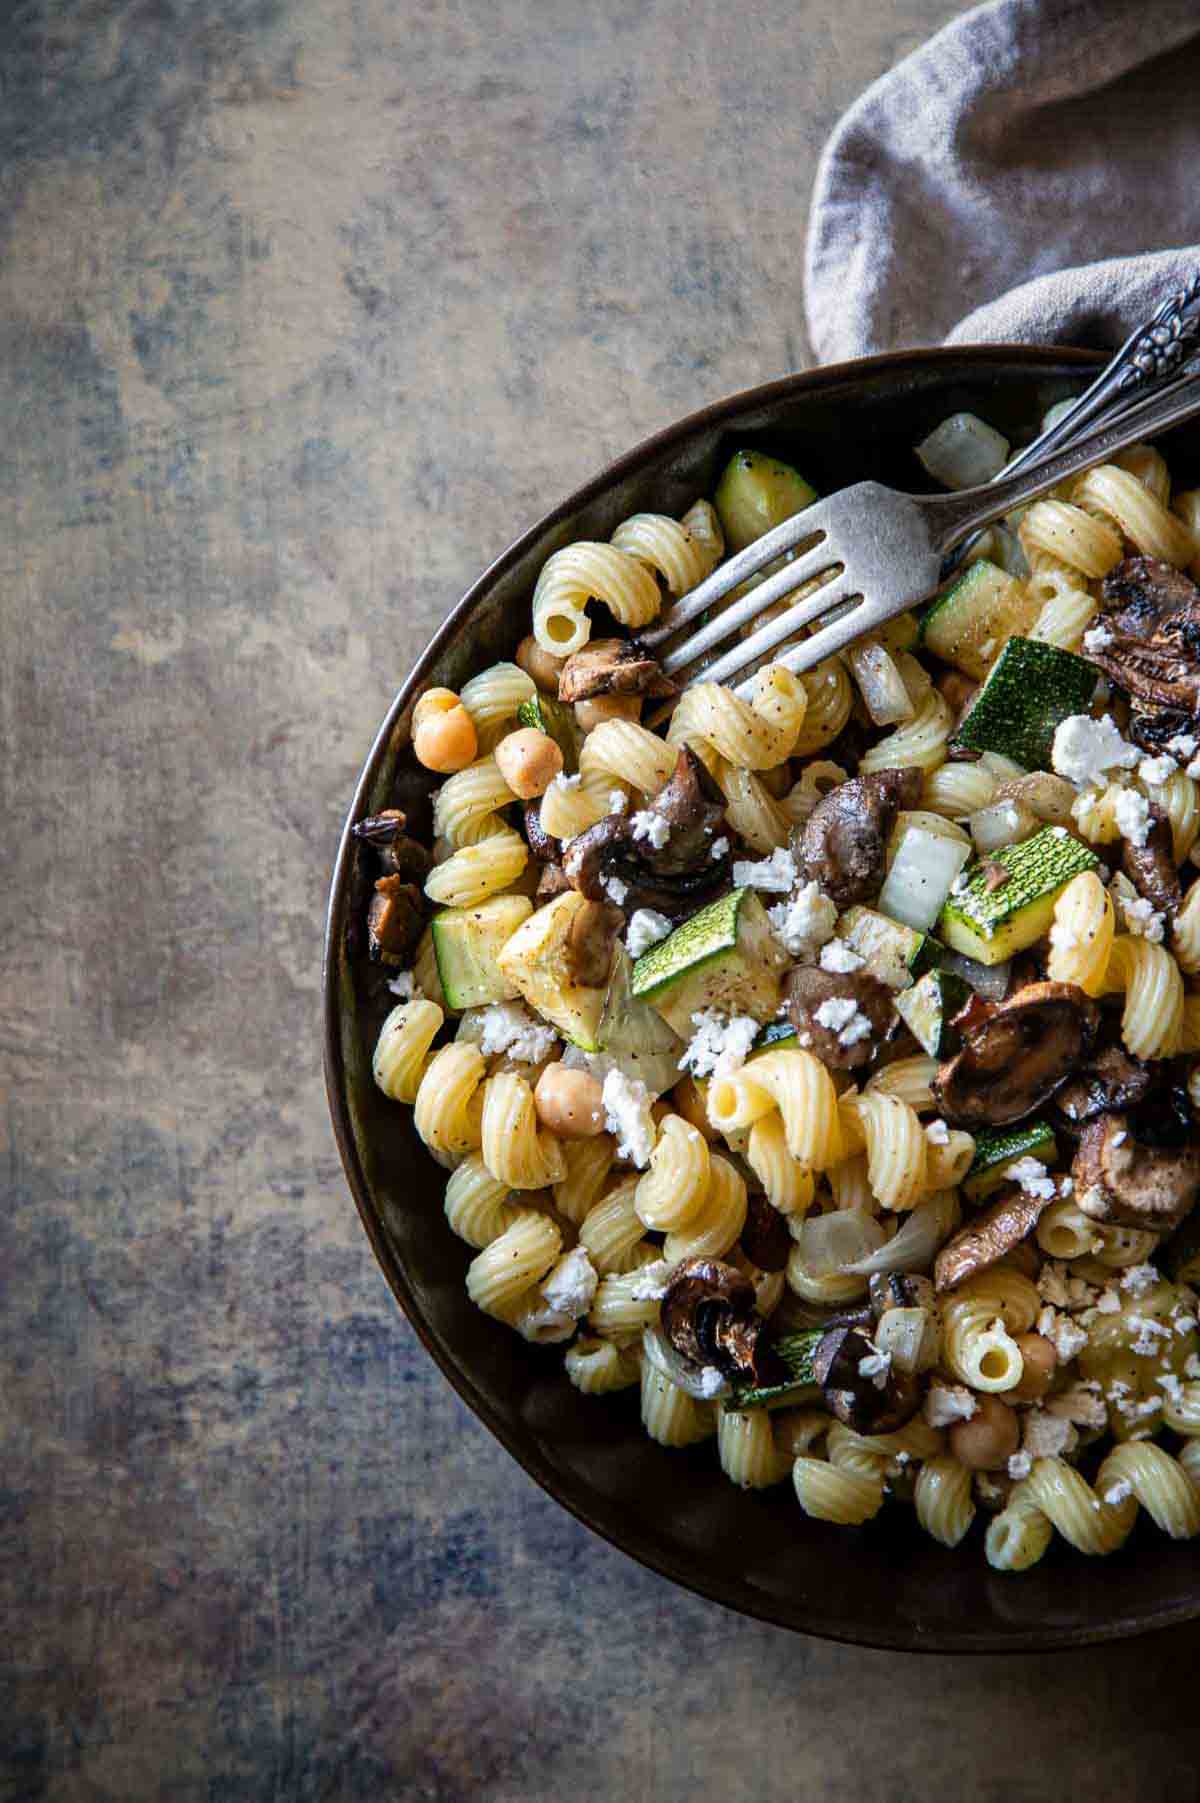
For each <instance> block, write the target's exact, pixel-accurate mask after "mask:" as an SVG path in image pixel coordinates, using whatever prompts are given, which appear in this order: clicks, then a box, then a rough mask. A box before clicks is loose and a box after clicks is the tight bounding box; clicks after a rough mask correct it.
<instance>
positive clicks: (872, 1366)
mask: <svg viewBox="0 0 1200 1803" xmlns="http://www.w3.org/2000/svg"><path fill="white" fill-rule="evenodd" d="M891 1364H892V1355H891V1353H890V1352H868V1353H867V1355H866V1357H865V1358H861V1359H859V1361H858V1375H859V1376H860V1377H870V1378H873V1379H874V1382H875V1388H876V1389H877V1390H885V1389H886V1388H887V1374H888V1372H889V1370H890V1369H891Z"/></svg>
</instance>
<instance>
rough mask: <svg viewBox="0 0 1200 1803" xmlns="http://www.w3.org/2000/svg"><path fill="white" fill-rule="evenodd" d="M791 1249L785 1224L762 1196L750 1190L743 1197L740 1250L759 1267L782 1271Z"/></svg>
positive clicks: (777, 1212) (760, 1268)
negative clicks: (744, 1209) (743, 1220)
mask: <svg viewBox="0 0 1200 1803" xmlns="http://www.w3.org/2000/svg"><path fill="white" fill-rule="evenodd" d="M791 1249H792V1236H791V1233H790V1231H789V1229H788V1224H787V1221H786V1219H785V1217H784V1216H783V1215H781V1214H780V1212H779V1210H778V1209H777V1208H774V1207H772V1205H771V1203H770V1202H768V1201H767V1198H766V1197H765V1196H760V1195H759V1194H758V1193H757V1191H754V1190H752V1191H751V1192H750V1194H749V1196H748V1197H747V1198H746V1223H745V1226H744V1227H743V1228H742V1251H743V1252H744V1253H745V1254H746V1257H747V1258H748V1259H749V1260H750V1263H751V1264H752V1265H757V1266H758V1268H759V1270H760V1271H782V1270H783V1269H784V1267H785V1265H786V1264H787V1261H788V1254H789V1253H790V1252H791Z"/></svg>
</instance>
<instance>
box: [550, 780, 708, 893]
mask: <svg viewBox="0 0 1200 1803" xmlns="http://www.w3.org/2000/svg"><path fill="white" fill-rule="evenodd" d="M647 817H648V821H647ZM648 822H649V824H648ZM655 822H659V823H661V827H660V828H659V829H656V828H655V825H654V823H655ZM724 825H725V805H724V800H723V798H722V796H721V792H720V790H719V789H718V788H717V786H716V784H715V783H714V782H713V780H712V778H711V777H710V776H709V774H708V772H707V770H705V768H704V766H703V764H702V763H701V762H700V760H699V759H698V758H697V756H696V754H695V752H693V751H692V750H691V749H690V748H689V747H687V746H685V747H684V748H683V750H681V751H680V753H679V757H678V760H677V762H676V765H675V771H674V774H673V775H672V777H671V780H670V782H668V783H667V785H666V787H665V788H664V789H663V790H662V791H661V793H660V794H659V795H657V796H656V797H655V799H654V800H653V801H652V802H651V803H650V804H649V806H648V807H647V808H644V809H641V810H639V811H637V812H636V813H634V814H630V813H624V814H608V815H606V816H605V818H604V819H603V820H598V821H597V822H596V824H595V826H591V827H588V829H587V831H586V832H582V833H578V834H577V835H576V836H575V838H573V839H572V840H571V841H570V843H569V845H567V846H566V848H565V850H564V852H563V869H564V870H565V871H566V874H567V876H568V878H569V879H570V881H571V883H572V884H573V886H574V887H575V888H576V889H578V890H579V892H580V894H581V895H586V896H587V897H588V898H589V900H591V901H601V900H603V899H604V898H605V897H612V896H615V895H619V896H620V897H621V906H622V907H624V908H625V909H626V911H627V912H630V913H632V911H633V910H634V909H635V908H653V909H655V910H656V912H658V913H659V914H665V915H667V917H668V918H669V919H671V920H678V919H681V918H683V916H685V915H687V914H692V913H694V912H695V911H696V909H697V908H702V907H703V906H704V904H705V903H706V902H709V901H712V900H714V899H715V897H716V896H717V895H718V894H720V892H721V890H722V889H725V888H727V887H728V884H729V872H730V864H731V857H730V853H729V850H728V847H726V849H725V850H724V851H723V852H722V854H721V856H720V857H719V858H714V857H713V855H712V852H713V847H714V845H715V844H717V843H718V842H719V839H720V838H722V837H725V834H724V833H723V830H722V829H723V828H724Z"/></svg>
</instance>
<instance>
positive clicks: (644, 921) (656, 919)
mask: <svg viewBox="0 0 1200 1803" xmlns="http://www.w3.org/2000/svg"><path fill="white" fill-rule="evenodd" d="M671 930H672V929H671V923H670V921H669V920H668V919H667V917H666V915H665V914H659V913H657V912H656V911H655V909H653V908H636V909H635V910H634V912H633V913H632V914H631V915H630V917H629V925H628V927H627V928H626V929H625V950H626V951H627V952H628V953H629V956H630V957H631V958H640V957H641V955H642V953H643V952H647V951H649V949H650V947H651V946H652V945H657V944H658V942H659V940H660V939H665V938H666V937H667V935H668V933H670V931H671Z"/></svg>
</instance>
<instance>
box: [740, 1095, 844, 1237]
mask: <svg viewBox="0 0 1200 1803" xmlns="http://www.w3.org/2000/svg"><path fill="white" fill-rule="evenodd" d="M745 1157H746V1163H747V1164H748V1165H749V1166H750V1169H751V1170H752V1171H753V1172H754V1175H755V1176H756V1177H757V1178H758V1181H759V1182H760V1183H761V1184H762V1186H763V1189H764V1190H765V1191H766V1196H767V1201H768V1202H769V1203H770V1204H771V1206H772V1208H777V1209H778V1210H779V1212H780V1214H781V1215H795V1216H796V1217H797V1219H802V1218H803V1217H804V1215H805V1214H806V1212H807V1211H808V1209H809V1208H810V1207H811V1205H812V1199H813V1194H814V1185H813V1174H812V1172H811V1170H809V1169H808V1168H807V1166H805V1165H802V1164H801V1163H800V1162H799V1160H798V1159H795V1158H793V1157H792V1155H791V1153H790V1152H789V1151H788V1145H787V1135H786V1133H785V1132H784V1126H783V1117H782V1115H779V1114H765V1115H763V1116H762V1118H761V1120H757V1121H755V1123H754V1125H753V1126H752V1127H751V1129H750V1137H749V1140H748V1141H747V1145H746V1153H745ZM839 1168H842V1167H839Z"/></svg>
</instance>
